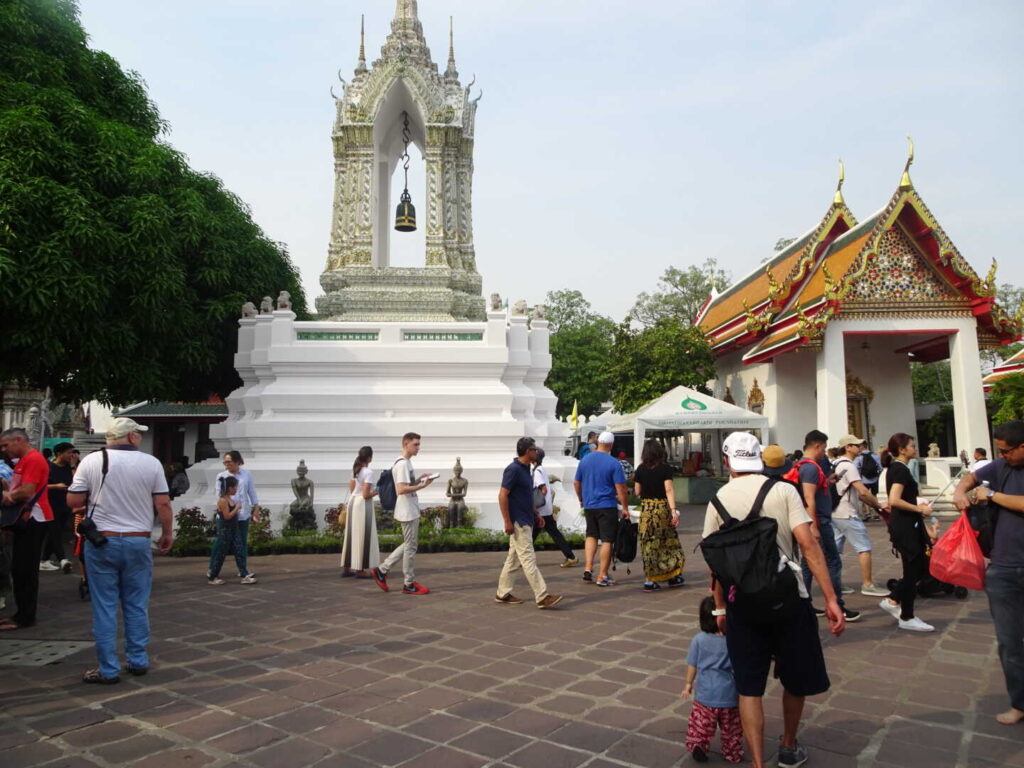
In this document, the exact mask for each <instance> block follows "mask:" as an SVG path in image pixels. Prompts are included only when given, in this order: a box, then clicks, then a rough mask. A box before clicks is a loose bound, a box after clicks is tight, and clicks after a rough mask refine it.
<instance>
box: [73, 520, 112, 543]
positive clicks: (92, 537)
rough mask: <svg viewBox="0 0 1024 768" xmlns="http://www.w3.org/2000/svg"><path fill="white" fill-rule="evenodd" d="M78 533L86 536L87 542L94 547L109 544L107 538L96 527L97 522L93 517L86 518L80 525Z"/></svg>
mask: <svg viewBox="0 0 1024 768" xmlns="http://www.w3.org/2000/svg"><path fill="white" fill-rule="evenodd" d="M78 532H79V533H80V534H82V535H83V536H85V539H86V541H88V542H89V543H90V544H92V545H93V546H94V547H102V546H103V545H104V544H106V543H107V537H106V536H104V535H103V534H102V533H100V532H99V529H98V528H97V527H96V521H95V520H93V519H92V518H91V517H86V518H84V519H83V520H82V521H81V522H80V523H79V524H78Z"/></svg>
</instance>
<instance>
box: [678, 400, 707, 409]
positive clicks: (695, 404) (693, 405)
mask: <svg viewBox="0 0 1024 768" xmlns="http://www.w3.org/2000/svg"><path fill="white" fill-rule="evenodd" d="M679 405H680V407H681V408H682V409H683V410H686V411H706V410H707V409H708V407H707V406H706V405H705V404H704V403H702V402H701V401H700V400H696V399H694V398H692V397H688V398H686V399H685V400H683V401H682V402H681V403H680V404H679Z"/></svg>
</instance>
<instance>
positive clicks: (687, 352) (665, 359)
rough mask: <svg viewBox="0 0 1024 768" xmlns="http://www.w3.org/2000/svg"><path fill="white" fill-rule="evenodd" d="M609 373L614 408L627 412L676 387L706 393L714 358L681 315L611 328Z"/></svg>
mask: <svg viewBox="0 0 1024 768" xmlns="http://www.w3.org/2000/svg"><path fill="white" fill-rule="evenodd" d="M611 374H612V401H613V402H614V404H615V409H616V410H617V411H619V412H620V413H629V412H631V411H635V410H637V409H639V408H640V407H642V406H643V405H644V404H645V403H647V402H649V401H651V400H653V399H654V398H656V397H659V396H661V395H663V394H664V393H665V392H667V391H668V390H670V389H672V388H673V387H677V386H679V385H683V386H685V387H692V388H694V389H699V390H701V391H703V392H707V383H708V381H710V380H711V379H713V378H715V359H714V355H713V354H712V353H711V348H710V347H709V346H708V342H707V339H705V338H704V334H703V333H702V332H701V331H700V329H699V328H697V327H696V326H693V325H690V324H689V323H688V322H685V321H683V320H681V319H680V318H672V317H665V318H661V319H660V320H657V321H656V322H655V323H654V324H653V325H651V326H650V327H647V328H642V329H636V328H633V327H631V326H630V324H629V323H628V322H624V323H622V324H621V325H619V326H618V327H617V328H616V329H615V343H614V345H613V348H612V356H611Z"/></svg>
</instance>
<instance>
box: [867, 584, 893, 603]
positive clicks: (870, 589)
mask: <svg viewBox="0 0 1024 768" xmlns="http://www.w3.org/2000/svg"><path fill="white" fill-rule="evenodd" d="M860 593H861V594H862V595H867V596H868V597H884V596H885V595H888V594H889V590H888V589H886V588H885V587H876V586H875V585H874V584H865V585H864V586H862V587H861V588H860ZM886 602H888V600H887V601H886Z"/></svg>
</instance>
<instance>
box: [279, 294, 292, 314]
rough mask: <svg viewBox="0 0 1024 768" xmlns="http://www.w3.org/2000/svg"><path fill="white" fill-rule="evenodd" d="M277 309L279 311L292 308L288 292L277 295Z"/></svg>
mask: <svg viewBox="0 0 1024 768" xmlns="http://www.w3.org/2000/svg"><path fill="white" fill-rule="evenodd" d="M277 308H278V309H279V310H280V309H291V308H292V295H291V294H290V293H288V291H281V292H280V293H279V294H277Z"/></svg>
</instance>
